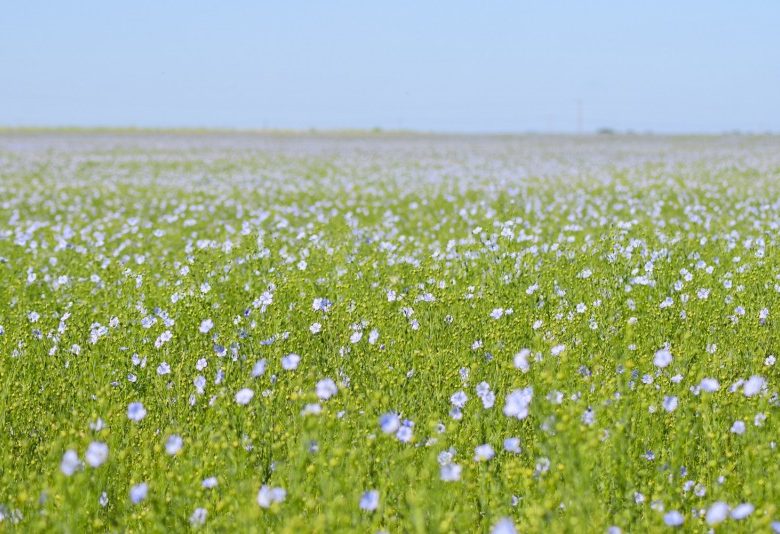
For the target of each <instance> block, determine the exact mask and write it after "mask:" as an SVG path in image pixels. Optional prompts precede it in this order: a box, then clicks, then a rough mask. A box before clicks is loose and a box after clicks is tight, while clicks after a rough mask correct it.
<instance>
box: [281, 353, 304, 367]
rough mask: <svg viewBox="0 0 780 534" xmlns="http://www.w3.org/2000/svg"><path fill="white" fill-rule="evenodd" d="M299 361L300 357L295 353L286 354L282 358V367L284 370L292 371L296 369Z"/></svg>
mask: <svg viewBox="0 0 780 534" xmlns="http://www.w3.org/2000/svg"><path fill="white" fill-rule="evenodd" d="M300 361H301V357H300V356H298V355H297V354H288V355H287V356H284V357H283V358H282V369H284V370H285V371H292V370H294V369H297V368H298V364H299V363H300Z"/></svg>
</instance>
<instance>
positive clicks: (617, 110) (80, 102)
mask: <svg viewBox="0 0 780 534" xmlns="http://www.w3.org/2000/svg"><path fill="white" fill-rule="evenodd" d="M778 28H780V2H778V1H776V0H762V1H759V0H743V1H740V2H734V1H722V0H709V1H694V0H691V1H684V0H677V1H666V0H657V1H653V2H633V1H606V0H601V1H599V0H593V1H563V0H560V1H558V0H549V1H534V2H530V1H520V0H515V1H500V0H495V1H492V0H483V1H468V2H467V1H459V0H450V1H434V0H429V1H416V2H411V1H408V2H407V1H405V0H394V1H393V2H379V1H365V0H364V1H339V0H329V1H320V2H316V1H314V0H311V1H308V2H304V1H298V0H285V1H275V2H265V1H242V0H233V1H223V2H216V1H214V2H200V1H197V0H187V1H179V0H155V1H146V0H134V1H132V2H130V1H126V2H119V1H116V2H114V1H106V0H100V1H93V0H80V1H78V2H58V1H53V0H52V1H49V2H44V1H39V0H25V1H16V2H14V1H11V0H8V1H6V2H3V5H2V9H0V125H3V126H90V127H91V126H118V127H214V128H241V129H244V128H247V129H255V128H281V129H309V128H317V129H342V128H383V129H414V130H424V131H442V132H526V131H540V132H545V131H554V132H578V131H583V132H590V131H595V130H597V129H599V128H612V129H615V130H620V131H623V130H633V131H637V132H644V131H653V132H669V133H715V132H723V131H733V130H740V131H746V132H765V131H775V132H780V30H778Z"/></svg>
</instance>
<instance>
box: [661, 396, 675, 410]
mask: <svg viewBox="0 0 780 534" xmlns="http://www.w3.org/2000/svg"><path fill="white" fill-rule="evenodd" d="M663 406H664V410H666V411H667V412H673V411H675V410H676V409H677V397H668V396H667V397H664V404H663Z"/></svg>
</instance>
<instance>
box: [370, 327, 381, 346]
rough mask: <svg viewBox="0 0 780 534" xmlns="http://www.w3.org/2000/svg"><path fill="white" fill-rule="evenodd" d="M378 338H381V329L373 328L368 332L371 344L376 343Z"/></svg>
mask: <svg viewBox="0 0 780 534" xmlns="http://www.w3.org/2000/svg"><path fill="white" fill-rule="evenodd" d="M378 339H379V330H377V329H376V328H375V329H373V330H371V332H369V333H368V342H369V344H371V345H374V344H375V343H376V342H377V340H378Z"/></svg>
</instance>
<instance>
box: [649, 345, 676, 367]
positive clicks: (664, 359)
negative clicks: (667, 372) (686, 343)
mask: <svg viewBox="0 0 780 534" xmlns="http://www.w3.org/2000/svg"><path fill="white" fill-rule="evenodd" d="M670 363H672V352H671V351H670V350H669V349H666V348H664V349H660V350H657V351H656V352H655V356H653V365H655V366H656V367H659V368H661V369H663V368H664V367H668V366H669V364H670Z"/></svg>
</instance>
